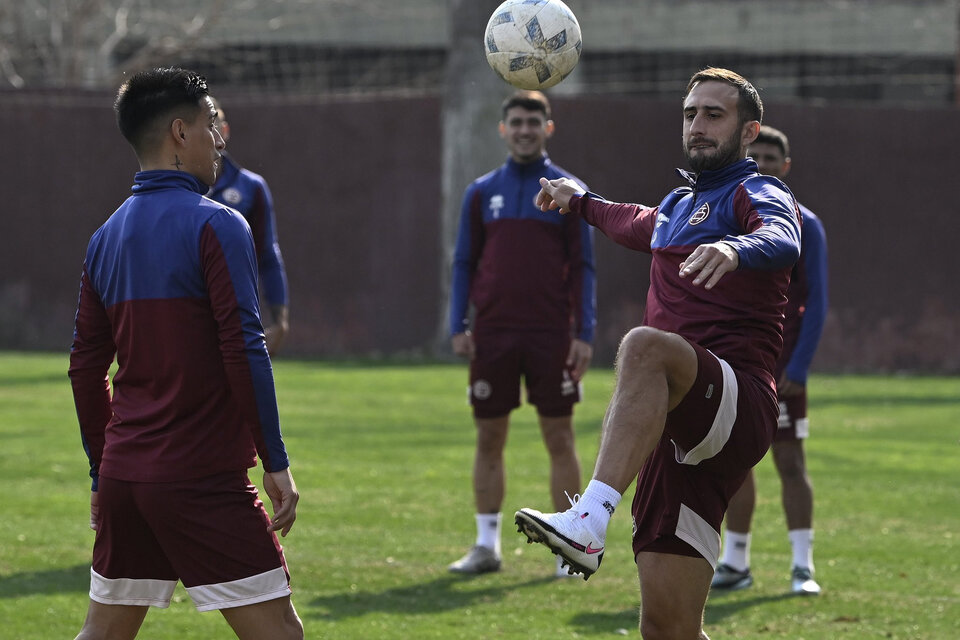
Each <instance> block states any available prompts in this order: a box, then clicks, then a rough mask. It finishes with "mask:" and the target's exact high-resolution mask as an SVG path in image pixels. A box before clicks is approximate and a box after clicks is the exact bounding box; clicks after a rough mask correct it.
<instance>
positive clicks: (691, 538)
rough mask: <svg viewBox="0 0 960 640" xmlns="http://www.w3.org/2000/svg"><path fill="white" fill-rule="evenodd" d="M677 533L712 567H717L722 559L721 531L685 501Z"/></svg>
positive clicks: (681, 508) (681, 507)
mask: <svg viewBox="0 0 960 640" xmlns="http://www.w3.org/2000/svg"><path fill="white" fill-rule="evenodd" d="M676 534H677V537H678V538H680V539H681V540H683V541H684V542H686V543H687V544H689V545H690V546H691V547H693V548H694V549H696V550H697V551H699V552H700V555H702V556H703V557H704V558H706V560H707V562H709V563H710V566H711V567H713V568H714V569H716V568H717V561H718V560H719V559H720V532H719V531H717V530H716V529H714V528H713V527H712V526H710V523H708V522H707V521H706V520H704V519H703V518H701V517H700V516H699V515H698V514H697V512H695V511H694V510H693V509H691V508H690V507H688V506H687V505H685V504H683V503H680V516H679V517H678V518H677V532H676Z"/></svg>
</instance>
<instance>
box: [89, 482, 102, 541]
mask: <svg viewBox="0 0 960 640" xmlns="http://www.w3.org/2000/svg"><path fill="white" fill-rule="evenodd" d="M99 515H100V498H99V497H98V496H97V492H96V491H91V492H90V528H91V529H93V530H94V531H96V530H97V517H98V516H99Z"/></svg>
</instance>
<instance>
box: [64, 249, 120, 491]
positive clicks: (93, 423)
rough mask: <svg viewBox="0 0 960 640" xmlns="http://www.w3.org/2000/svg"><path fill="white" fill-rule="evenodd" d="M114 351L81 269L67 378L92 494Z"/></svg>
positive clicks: (109, 412) (107, 417)
mask: <svg viewBox="0 0 960 640" xmlns="http://www.w3.org/2000/svg"><path fill="white" fill-rule="evenodd" d="M116 351H117V348H116V346H115V345H114V342H113V331H112V327H111V325H110V319H109V317H108V316H107V312H106V310H105V309H104V307H103V303H102V302H101V300H100V296H99V295H97V292H96V291H95V290H94V289H93V286H92V284H91V283H90V276H89V274H88V273H87V269H86V266H84V269H83V273H82V275H81V277H80V297H79V300H78V303H77V316H76V321H75V324H74V330H73V345H72V347H71V348H70V367H69V370H68V375H69V377H70V384H71V387H72V388H73V401H74V404H75V405H76V409H77V419H78V421H79V423H80V439H81V442H82V443H83V449H84V451H85V452H86V454H87V460H88V461H89V463H90V478H91V479H92V486H91V488H92V489H93V491H96V490H97V488H98V483H99V480H100V475H99V474H100V461H101V459H102V457H103V445H104V432H105V430H106V428H107V423H109V422H110V418H111V417H112V415H113V412H112V410H111V408H110V379H109V377H108V371H109V369H110V365H111V364H112V363H113V359H114V356H115V354H116Z"/></svg>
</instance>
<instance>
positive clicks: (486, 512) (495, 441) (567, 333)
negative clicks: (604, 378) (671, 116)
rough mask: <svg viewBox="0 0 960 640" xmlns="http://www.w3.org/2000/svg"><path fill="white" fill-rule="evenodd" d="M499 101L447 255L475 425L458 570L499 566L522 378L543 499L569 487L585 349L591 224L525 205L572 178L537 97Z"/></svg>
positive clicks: (574, 486)
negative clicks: (512, 425)
mask: <svg viewBox="0 0 960 640" xmlns="http://www.w3.org/2000/svg"><path fill="white" fill-rule="evenodd" d="M502 111H503V120H502V121H501V122H500V127H499V128H500V135H501V137H502V138H503V139H504V141H505V142H506V144H507V148H508V150H509V152H510V156H509V158H508V159H507V161H506V163H505V164H503V165H502V166H501V167H499V168H498V169H496V170H494V171H491V172H490V173H488V174H486V175H484V176H481V177H480V178H478V179H477V180H475V181H474V182H473V183H472V184H471V185H470V186H469V187H468V188H467V190H466V193H465V194H464V197H463V206H462V208H461V213H460V227H459V232H458V235H457V244H456V250H455V252H454V257H453V287H452V291H451V300H450V316H449V318H450V336H451V344H452V348H453V351H454V353H456V354H457V355H460V356H463V357H466V358H469V360H470V404H471V405H472V407H473V417H474V423H475V426H476V428H477V450H476V457H475V460H474V502H475V506H476V509H477V512H476V519H477V540H476V543H475V544H474V546H473V548H472V549H471V550H470V551H469V552H468V553H467V554H466V555H465V556H464V557H463V558H461V559H460V560H458V561H456V562H454V563H453V564H451V565H450V570H451V571H454V572H457V573H484V572H487V571H497V570H499V568H500V564H501V555H500V528H501V514H500V508H501V505H502V503H503V496H504V481H505V472H504V465H503V452H504V446H505V443H506V438H507V430H508V427H509V418H510V413H511V411H513V410H514V409H515V408H517V407H518V406H520V402H521V399H520V394H521V378H522V379H523V381H524V382H525V383H526V389H527V399H528V401H529V402H530V404H532V405H534V406H535V407H536V409H537V415H538V418H539V422H540V428H541V431H542V433H543V437H544V441H545V443H546V445H547V451H548V452H549V454H550V468H551V473H550V493H551V496H552V497H553V499H554V504H555V505H556V506H557V507H558V508H560V507H561V506H562V505H563V504H565V502H566V498H565V497H564V494H565V493H569V494H570V495H573V494H575V493H576V492H577V491H579V489H580V463H579V461H578V459H577V455H576V450H575V448H574V433H573V405H574V404H575V403H576V402H578V401H579V399H580V379H581V378H582V377H583V375H584V374H585V373H586V370H587V367H588V366H589V364H590V359H591V357H592V355H593V347H592V346H591V342H592V340H593V332H594V326H595V324H596V307H595V304H596V303H595V275H594V264H593V238H592V230H591V228H590V226H589V225H588V224H586V223H585V222H583V221H582V220H579V219H577V218H574V217H573V216H563V215H560V214H559V213H555V212H549V213H544V212H542V211H540V209H539V208H538V207H537V205H536V202H535V199H536V196H537V193H538V192H539V191H540V184H539V179H540V178H541V177H542V176H549V177H551V178H560V177H566V178H569V179H571V180H575V181H576V179H575V178H573V176H571V175H570V174H569V173H567V172H566V171H564V170H563V169H561V168H559V167H558V166H556V165H555V164H553V163H552V162H551V161H550V158H549V157H548V156H547V153H546V143H547V140H548V139H549V138H550V136H551V135H552V134H553V131H554V123H553V120H551V119H550V104H549V102H548V101H547V99H546V97H545V96H544V95H543V94H542V93H540V92H536V91H534V92H529V91H528V92H518V93H516V94H514V95H512V96H510V97H509V98H507V100H506V101H505V102H504V104H503V107H502ZM576 183H577V184H578V185H580V186H581V187H583V185H582V184H581V183H580V182H579V181H576ZM583 188H584V189H585V188H586V187H583ZM471 307H472V314H471ZM559 570H560V567H559V565H558V566H557V571H558V572H559V575H567V574H566V572H560V571H559Z"/></svg>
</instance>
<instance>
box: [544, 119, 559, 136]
mask: <svg viewBox="0 0 960 640" xmlns="http://www.w3.org/2000/svg"><path fill="white" fill-rule="evenodd" d="M556 128H557V127H556V125H555V124H553V120H547V124H546V127H545V129H546V132H547V137H548V138H549V137H550V136H552V135H553V132H554V131H555V130H556Z"/></svg>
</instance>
